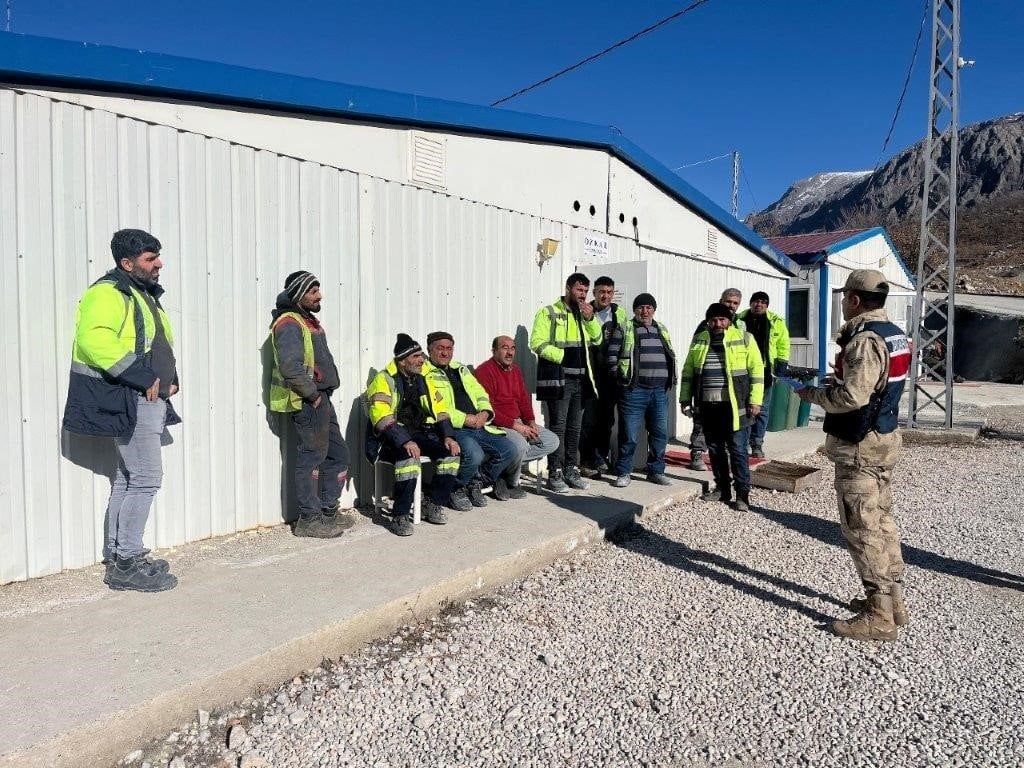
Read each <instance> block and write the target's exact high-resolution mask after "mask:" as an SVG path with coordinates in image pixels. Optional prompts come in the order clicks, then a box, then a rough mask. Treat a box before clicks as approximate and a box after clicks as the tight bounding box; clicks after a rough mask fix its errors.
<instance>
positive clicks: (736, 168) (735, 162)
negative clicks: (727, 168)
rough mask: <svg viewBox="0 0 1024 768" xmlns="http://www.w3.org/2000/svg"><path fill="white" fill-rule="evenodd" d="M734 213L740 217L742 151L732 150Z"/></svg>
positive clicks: (736, 217) (736, 216)
mask: <svg viewBox="0 0 1024 768" xmlns="http://www.w3.org/2000/svg"><path fill="white" fill-rule="evenodd" d="M732 215H733V218H734V219H738V218H739V217H740V151H739V150H738V149H734V150H733V151H732Z"/></svg>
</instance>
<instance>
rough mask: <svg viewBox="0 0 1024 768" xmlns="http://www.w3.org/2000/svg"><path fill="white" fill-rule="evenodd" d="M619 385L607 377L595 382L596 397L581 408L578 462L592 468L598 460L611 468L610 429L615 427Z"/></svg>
mask: <svg viewBox="0 0 1024 768" xmlns="http://www.w3.org/2000/svg"><path fill="white" fill-rule="evenodd" d="M618 398H619V385H618V382H616V381H615V379H613V378H611V377H610V376H609V377H604V378H600V379H598V380H597V397H591V398H589V399H588V400H587V401H586V403H585V404H584V406H583V429H582V432H581V433H580V461H581V462H582V463H583V465H584V466H587V467H594V466H596V465H597V462H598V460H599V459H600V460H601V461H604V463H605V464H608V465H609V466H611V463H612V462H611V457H610V453H611V443H612V427H614V426H615V402H616V400H618Z"/></svg>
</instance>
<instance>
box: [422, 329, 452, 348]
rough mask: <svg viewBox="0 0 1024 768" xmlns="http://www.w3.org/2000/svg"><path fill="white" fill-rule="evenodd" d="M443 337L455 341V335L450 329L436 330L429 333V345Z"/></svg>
mask: <svg viewBox="0 0 1024 768" xmlns="http://www.w3.org/2000/svg"><path fill="white" fill-rule="evenodd" d="M441 339H448V341H450V342H451V343H452V344H454V343H455V337H454V336H452V335H451V334H450V333H448V331H434V332H433V333H428V334H427V346H428V347H429V346H430V345H431V344H433V343H434V342H435V341H440V340H441Z"/></svg>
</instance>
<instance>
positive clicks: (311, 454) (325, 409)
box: [292, 392, 349, 518]
mask: <svg viewBox="0 0 1024 768" xmlns="http://www.w3.org/2000/svg"><path fill="white" fill-rule="evenodd" d="M292 424H294V425H295V433H296V435H298V438H299V440H298V446H297V448H296V451H295V499H296V501H297V502H298V505H299V515H300V516H302V517H305V518H310V517H314V516H316V515H319V514H320V510H321V509H326V508H330V507H334V506H337V504H338V499H340V498H341V488H342V486H343V485H344V483H345V479H346V477H347V476H348V467H349V457H348V446H347V445H346V444H345V439H344V438H343V437H342V436H341V428H340V427H339V426H338V414H336V413H335V412H334V404H333V403H332V402H331V400H330V398H329V397H328V395H327V393H326V392H325V393H324V394H323V395H321V397H320V405H319V406H317V407H316V408H314V407H313V406H312V404H310V403H307V402H303V403H302V409H301V410H298V411H295V412H294V413H292Z"/></svg>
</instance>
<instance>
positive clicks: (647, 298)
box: [633, 293, 658, 312]
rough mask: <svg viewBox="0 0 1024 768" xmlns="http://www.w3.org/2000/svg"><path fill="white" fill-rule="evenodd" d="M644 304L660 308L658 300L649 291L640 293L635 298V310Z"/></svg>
mask: <svg viewBox="0 0 1024 768" xmlns="http://www.w3.org/2000/svg"><path fill="white" fill-rule="evenodd" d="M644 304H648V305H650V306H652V307H654V308H655V309H657V308H658V302H656V301H655V300H654V297H653V296H651V294H649V293H638V294H637V295H636V298H635V299H633V311H634V312H635V311H636V308H637V307H642V306H643V305H644Z"/></svg>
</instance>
